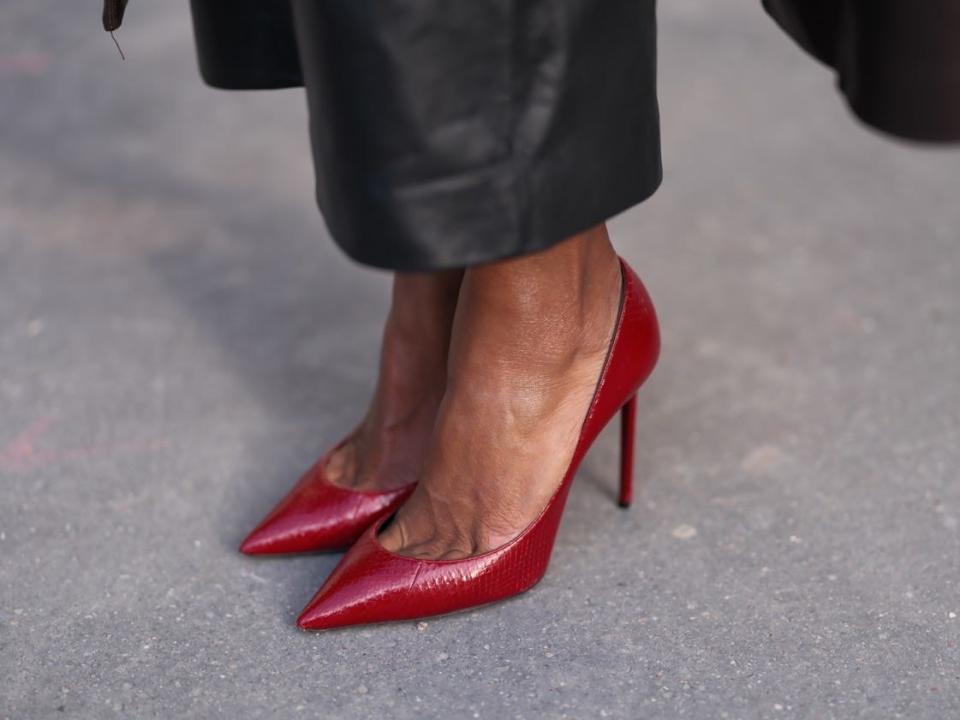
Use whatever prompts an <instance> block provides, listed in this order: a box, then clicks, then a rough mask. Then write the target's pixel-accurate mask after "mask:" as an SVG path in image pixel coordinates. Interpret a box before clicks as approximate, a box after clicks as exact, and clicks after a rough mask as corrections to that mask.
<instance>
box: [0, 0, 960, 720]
mask: <svg viewBox="0 0 960 720" xmlns="http://www.w3.org/2000/svg"><path fill="white" fill-rule="evenodd" d="M757 4H758V3H755V2H753V0H741V1H740V2H737V3H733V4H731V3H715V2H711V1H710V0H671V2H667V3H663V4H662V12H661V14H662V21H663V22H662V35H661V38H662V56H661V57H662V65H661V67H662V74H661V78H662V100H663V118H664V134H665V158H666V167H667V174H666V182H665V185H664V187H663V188H662V190H661V192H660V193H659V194H658V195H657V196H656V197H655V198H654V199H653V200H652V201H650V202H649V203H647V204H645V205H643V206H642V207H638V208H634V209H633V210H631V211H630V212H628V213H626V214H625V215H623V216H622V217H620V218H617V220H616V221H615V222H614V223H613V226H612V227H613V232H614V235H615V239H616V243H617V245H618V247H619V248H620V250H621V251H622V253H623V254H624V255H625V256H626V257H627V258H628V259H629V260H630V261H631V263H632V264H634V266H635V267H636V268H637V269H638V270H639V271H640V272H641V273H642V274H643V276H644V278H645V279H646V281H647V283H648V285H649V287H650V289H651V292H652V294H653V295H654V298H655V300H656V301H657V303H658V306H659V310H660V315H661V319H662V323H663V328H664V342H665V344H664V353H663V356H662V361H661V364H660V366H659V368H658V370H657V372H656V373H655V375H654V377H653V378H652V380H651V382H650V383H649V385H648V386H647V387H646V388H645V390H644V392H643V393H642V395H641V397H642V404H641V413H640V418H639V431H640V439H639V448H638V450H639V467H638V473H639V476H640V479H641V489H640V496H639V502H638V503H637V505H636V507H634V509H633V510H631V511H630V512H622V511H619V510H617V509H616V508H615V506H614V504H613V501H612V493H613V483H614V468H615V463H616V448H615V441H616V437H615V433H614V432H613V431H612V430H608V431H607V433H606V434H605V435H604V436H602V438H601V440H600V442H599V443H598V446H597V447H595V449H594V450H593V452H592V453H591V455H590V456H589V457H588V459H587V461H586V463H585V465H584V467H583V469H582V471H581V473H580V477H579V478H578V482H577V483H576V484H575V486H574V490H573V494H572V497H571V501H570V503H569V506H568V509H567V514H566V517H565V520H564V524H563V527H562V530H561V534H560V537H559V542H558V546H557V547H556V549H555V553H554V558H553V563H552V566H551V569H550V572H549V574H548V576H547V578H546V579H545V580H544V581H543V582H542V583H541V584H540V585H539V586H538V587H537V588H536V589H535V590H534V591H532V592H530V593H529V594H527V595H525V596H523V597H521V598H519V599H515V600H512V601H510V602H506V603H503V604H500V605H498V606H495V607H491V608H489V609H484V610H482V611H479V612H473V613H468V614H463V615H458V616H453V617H450V618H446V619H436V620H430V621H428V622H426V623H422V624H418V623H411V624H400V625H394V626H381V627H371V628H364V629H356V630H348V631H342V632H336V633H329V634H317V635H310V634H304V633H301V632H299V631H297V630H296V629H295V628H294V627H293V624H292V623H293V619H294V616H295V613H296V612H297V610H298V609H299V608H300V607H301V606H302V604H303V603H304V602H305V601H306V600H307V599H308V598H309V597H310V595H311V593H312V592H313V590H314V589H315V588H316V587H317V585H318V584H319V583H320V582H321V581H322V580H323V578H324V576H325V575H326V573H327V572H328V571H329V570H330V569H331V568H332V567H333V565H334V563H335V562H336V560H337V557H336V556H329V555H328V556H312V557H299V558H288V559H281V560H266V561H256V560H252V559H248V558H245V557H241V556H240V555H238V554H237V552H236V551H235V547H236V545H237V542H238V541H239V540H240V538H241V536H242V535H243V533H244V531H245V530H246V529H247V528H249V527H250V526H251V524H252V523H253V522H254V521H255V520H256V519H257V518H258V517H259V516H260V515H261V513H262V512H264V510H265V509H266V508H267V507H268V506H270V505H271V504H272V502H273V501H274V500H275V499H276V498H277V497H278V496H279V495H281V494H282V493H283V492H284V490H285V489H286V488H287V487H288V485H289V484H290V483H291V481H292V480H293V479H294V478H295V477H296V476H297V475H298V473H299V472H300V471H301V470H302V469H304V468H305V466H307V465H308V464H309V463H310V462H311V461H312V460H313V459H314V457H315V456H316V455H317V454H318V453H319V452H320V451H321V450H322V449H324V448H325V447H326V446H327V445H328V444H329V443H330V442H332V441H334V440H335V439H337V438H338V437H339V435H340V434H341V433H342V432H343V431H344V429H345V428H346V427H347V426H348V425H349V424H350V423H351V422H353V421H354V420H356V419H357V417H358V415H359V413H360V412H361V410H362V408H363V406H364V403H365V402H366V400H367V398H368V396H369V393H370V391H371V389H372V381H373V373H374V368H375V363H376V352H377V343H378V332H379V326H380V322H381V319H382V317H383V312H384V308H385V304H386V300H387V290H388V277H387V276H386V275H385V274H383V273H379V272H374V271H370V270H367V269H363V268H359V267H357V266H355V265H353V264H352V263H351V262H349V261H348V260H346V259H345V258H344V257H343V256H342V255H341V254H340V253H339V251H338V250H336V248H335V247H334V246H333V245H332V243H331V242H330V240H329V238H328V237H327V236H326V235H325V231H324V229H323V225H322V222H321V220H320V218H319V216H318V215H317V213H316V211H315V209H314V206H313V200H312V187H311V173H310V167H309V159H308V153H307V140H306V133H305V128H304V123H305V112H304V102H303V98H302V96H301V94H300V93H299V92H298V91H284V92H278V93H268V94H226V93H218V92H215V91H211V90H208V89H206V88H204V87H203V86H202V85H201V83H200V81H199V80H198V78H197V76H196V71H195V67H194V61H193V48H192V40H191V37H190V34H189V33H190V29H189V19H188V15H187V12H186V8H185V7H184V6H183V3H148V2H139V3H135V4H134V5H133V12H132V13H131V15H130V17H129V20H128V22H129V26H128V27H127V28H125V29H124V30H123V31H122V33H121V36H120V37H121V40H122V43H123V45H124V47H125V49H126V51H127V53H128V55H129V59H128V60H127V61H126V62H125V63H121V62H120V61H119V58H118V57H117V54H116V51H115V49H114V48H113V46H112V44H111V43H110V40H109V38H108V37H107V36H105V35H103V34H102V33H100V32H99V31H98V28H97V16H98V6H97V3H96V2H95V0H84V1H83V2H70V3H64V2H59V1H55V0H32V1H31V2H30V3H5V4H4V5H3V7H2V8H0V167H2V172H0V409H2V414H0V476H2V484H0V557H2V560H0V717H9V718H16V719H18V720H19V719H20V718H31V719H32V718H59V717H77V718H152V717H157V718H174V717H177V718H179V717H191V718H290V717H338V718H361V717H363V718H368V717H388V718H423V717H444V718H460V717H466V718H473V717H475V718H560V717H571V718H595V717H611V718H711V719H715V718H730V719H733V718H745V719H746V718H774V719H778V718H784V719H786V718H911V719H914V718H935V719H945V718H956V717H958V716H960V677H958V676H960V648H958V641H960V597H958V590H960V484H958V482H957V480H958V468H960V447H958V445H960V443H958V441H960V320H958V316H960V283H958V275H960V260H958V254H960V246H958V242H960V203H958V202H957V195H958V185H960V155H958V153H957V152H956V151H937V152H934V151H932V150H930V149H925V148H919V147H915V146H913V147H911V146H906V145H902V144H895V143H891V142H889V141H888V140H886V139H884V138H881V137H879V136H878V135H876V134H874V133H871V132H869V131H867V130H865V129H863V128H862V127H860V126H859V125H857V124H856V123H855V121H853V120H852V119H851V117H850V116H849V115H848V114H847V113H846V111H845V109H844V107H843V106H842V104H841V102H840V100H839V99H838V97H837V96H836V95H835V93H834V91H833V89H832V86H831V79H830V77H829V75H828V74H827V73H826V71H825V70H824V69H823V68H821V67H819V66H818V65H816V64H815V63H814V62H812V61H810V60H809V59H807V58H806V57H805V56H803V55H802V54H801V53H800V52H799V51H798V50H797V49H796V48H794V47H793V46H792V45H791V44H790V43H789V42H788V41H787V40H786V39H785V38H784V37H783V36H781V35H780V34H779V32H778V31H777V30H776V29H775V28H774V26H773V25H772V24H771V23H770V22H769V21H768V20H767V19H766V18H765V16H764V15H763V14H762V13H761V12H760V10H759V9H758V7H756V5H757ZM611 72H616V69H615V68H611Z"/></svg>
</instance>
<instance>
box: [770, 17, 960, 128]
mask: <svg viewBox="0 0 960 720" xmlns="http://www.w3.org/2000/svg"><path fill="white" fill-rule="evenodd" d="M764 4H765V5H766V7H767V10H768V11H769V12H770V14H771V15H772V16H773V17H774V19H775V20H777V22H778V23H779V24H780V25H781V26H782V27H783V28H784V29H785V30H786V31H787V32H788V33H790V34H791V35H792V36H793V37H794V38H795V39H796V40H797V42H798V43H800V45H801V46H802V47H804V48H805V49H807V50H808V51H810V52H811V53H812V54H814V55H816V56H817V57H818V58H820V59H821V60H823V61H824V62H826V63H828V64H830V65H832V66H833V67H834V68H836V71H837V76H838V81H839V85H840V89H841V90H842V91H843V92H844V94H845V95H846V96H847V98H848V100H849V102H850V106H851V108H852V109H853V111H854V112H855V113H856V114H857V115H858V116H859V117H860V118H861V119H863V120H864V121H865V122H866V123H868V124H870V125H873V126H874V127H877V128H879V129H881V130H884V131H886V132H888V133H891V134H893V135H897V136H900V137H904V138H909V139H914V140H926V141H960V0H764Z"/></svg>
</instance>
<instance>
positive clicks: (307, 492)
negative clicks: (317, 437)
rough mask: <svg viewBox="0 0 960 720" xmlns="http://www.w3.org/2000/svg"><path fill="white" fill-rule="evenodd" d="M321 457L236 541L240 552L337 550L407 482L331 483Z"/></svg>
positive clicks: (400, 495)
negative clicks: (381, 487) (376, 488)
mask: <svg viewBox="0 0 960 720" xmlns="http://www.w3.org/2000/svg"><path fill="white" fill-rule="evenodd" d="M323 463H324V458H321V459H320V460H319V461H318V462H317V463H316V465H314V467H313V468H311V469H310V471H308V472H307V474H306V475H304V476H303V477H302V478H301V479H300V481H299V482H298V483H297V484H296V486H294V488H293V489H292V490H291V491H290V492H289V493H288V494H287V496H286V497H284V498H283V499H282V500H281V501H280V502H279V503H278V504H277V506H276V507H274V508H273V510H271V511H270V513H269V514H268V515H267V516H266V517H265V518H264V519H263V520H262V521H261V522H260V524H259V525H257V526H256V528H254V529H253V531H251V532H250V534H249V535H247V537H246V538H245V539H244V540H243V542H242V543H240V552H242V553H243V554H245V555H283V554H289V553H299V552H321V551H331V550H343V549H345V548H348V547H350V545H351V544H352V543H353V542H354V541H355V540H356V539H357V538H358V537H359V536H360V535H361V534H362V533H363V531H364V530H366V529H367V527H369V526H370V524H371V523H373V522H374V521H375V520H377V518H379V517H380V516H381V515H383V514H385V513H389V512H391V511H392V510H394V509H395V508H396V507H398V506H399V505H400V504H401V503H402V502H403V501H404V500H406V498H407V497H408V496H409V494H410V493H411V492H412V491H413V485H408V486H404V487H400V488H397V489H394V490H388V491H384V492H361V491H355V490H350V489H348V488H343V487H340V486H338V485H334V484H333V483H331V482H330V481H329V480H327V478H326V476H325V474H324V473H323V470H322V468H323Z"/></svg>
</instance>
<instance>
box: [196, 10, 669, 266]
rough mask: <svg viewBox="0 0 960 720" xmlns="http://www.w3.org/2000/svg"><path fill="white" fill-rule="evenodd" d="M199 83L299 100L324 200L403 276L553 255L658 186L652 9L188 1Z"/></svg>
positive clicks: (353, 237) (348, 232)
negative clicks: (293, 92) (288, 90)
mask: <svg viewBox="0 0 960 720" xmlns="http://www.w3.org/2000/svg"><path fill="white" fill-rule="evenodd" d="M192 8H193V16H194V25H195V30H196V38H197V46H198V54H199V59H200V68H201V73H202V75H203V78H204V79H205V80H206V81H207V82H208V83H209V84H211V85H213V86H216V87H221V88H228V89H255V88H277V87H289V86H293V85H299V84H302V85H303V86H304V87H305V88H306V94H307V100H308V104H309V110H310V137H311V143H312V148H313V159H314V168H315V171H316V195H317V202H318V205H319V207H320V210H321V212H322V214H323V216H324V219H325V221H326V223H327V227H328V228H329V230H330V234H331V236H332V237H333V239H334V241H335V242H336V243H337V245H339V246H340V248H341V249H342V250H343V251H344V252H345V253H346V254H347V255H348V256H350V257H351V258H353V259H355V260H357V261H358V262H360V263H363V264H365V265H370V266H374V267H378V268H385V269H391V270H398V271H432V270H440V269H447V268H457V267H467V266H471V265H477V264H481V263H486V262H493V261H496V260H502V259H506V258H510V257H515V256H518V255H522V254H526V253H532V252H537V251H541V250H544V249H547V248H549V247H550V246H552V245H553V244H556V243H558V242H560V241H562V240H564V239H566V238H568V237H570V236H572V235H574V234H576V233H578V232H581V231H583V230H586V229H588V228H590V227H592V226H594V225H596V224H598V223H601V222H603V221H604V220H607V219H608V218H610V217H612V216H614V215H616V214H618V213H620V212H622V211H623V210H626V209H627V208H629V207H631V206H632V205H635V204H637V203H639V202H642V201H643V200H645V199H646V198H648V197H649V196H650V195H651V194H652V193H653V192H654V191H655V190H656V189H657V187H658V186H659V184H660V181H661V178H662V167H661V160H660V133H659V112H658V107H657V96H656V57H657V56H656V18H655V0H543V1H541V2H535V3H514V2H503V0H470V1H469V2H450V0H419V1H418V2H415V3H411V2H409V0H382V1H378V2H358V1H357V0H324V2H317V1H316V0H287V1H284V2H280V1H278V2H272V3H265V2H263V0H192Z"/></svg>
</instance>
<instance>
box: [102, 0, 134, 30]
mask: <svg viewBox="0 0 960 720" xmlns="http://www.w3.org/2000/svg"><path fill="white" fill-rule="evenodd" d="M127 2H128V0H104V2H103V29H104V30H106V31H108V32H113V31H114V30H116V29H117V28H118V27H120V23H122V22H123V12H124V10H126V9H127Z"/></svg>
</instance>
